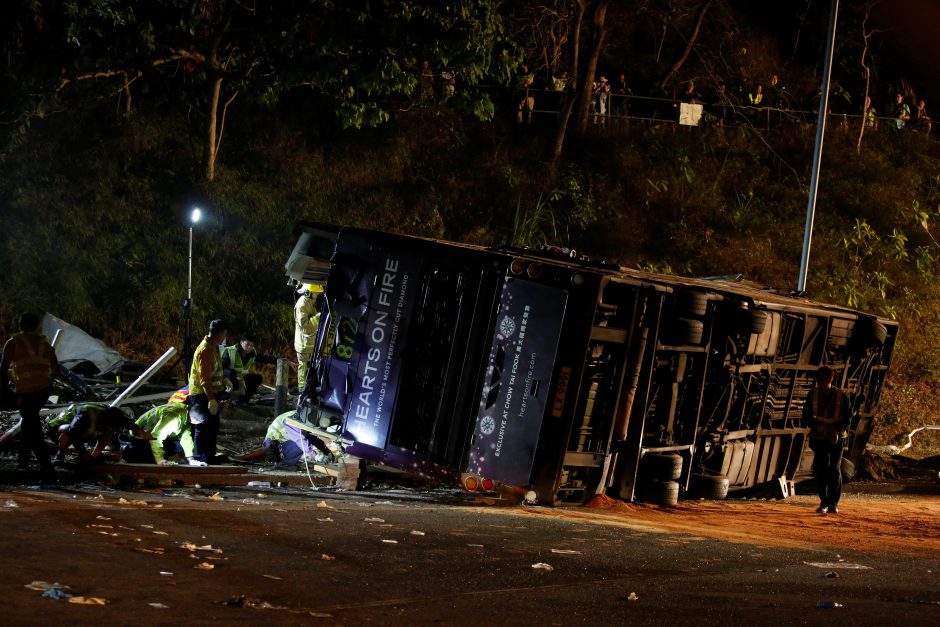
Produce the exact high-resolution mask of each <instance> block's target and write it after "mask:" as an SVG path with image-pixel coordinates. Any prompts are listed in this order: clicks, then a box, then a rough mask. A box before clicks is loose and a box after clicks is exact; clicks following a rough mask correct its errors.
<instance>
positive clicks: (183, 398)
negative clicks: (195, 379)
mask: <svg viewBox="0 0 940 627" xmlns="http://www.w3.org/2000/svg"><path fill="white" fill-rule="evenodd" d="M188 399H189V386H188V385H187V386H185V387H181V388H180V389H178V390H176V391H175V392H173V394H172V395H171V396H170V398H168V399H167V401H166V402H167V403H185V404H189V400H188Z"/></svg>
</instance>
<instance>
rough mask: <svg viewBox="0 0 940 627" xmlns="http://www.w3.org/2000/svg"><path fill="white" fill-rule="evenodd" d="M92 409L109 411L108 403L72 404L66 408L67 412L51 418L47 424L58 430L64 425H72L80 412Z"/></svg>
mask: <svg viewBox="0 0 940 627" xmlns="http://www.w3.org/2000/svg"><path fill="white" fill-rule="evenodd" d="M90 408H94V409H97V410H99V411H100V410H102V409H107V408H108V404H107V403H72V404H71V405H69V406H68V407H66V408H65V411H63V412H62V413H60V414H58V415H56V416H53V417H52V418H50V419H49V420H48V421H47V422H46V424H47V425H49V426H50V427H52V428H54V429H57V428H59V427H61V426H62V425H67V424H70V423H71V422H72V420H74V418H75V416H77V415H78V413H79V412H80V411H83V410H85V409H90Z"/></svg>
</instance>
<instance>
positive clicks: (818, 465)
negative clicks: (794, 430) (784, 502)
mask: <svg viewBox="0 0 940 627" xmlns="http://www.w3.org/2000/svg"><path fill="white" fill-rule="evenodd" d="M835 377H836V373H835V371H834V370H833V369H832V368H830V367H828V366H822V367H820V368H819V370H817V371H816V385H815V386H814V387H813V390H812V391H811V392H810V394H809V396H808V397H807V398H806V402H805V403H804V404H803V424H804V425H806V426H807V427H809V429H810V432H809V448H810V450H812V451H813V456H814V457H813V474H814V475H815V476H816V480H817V481H818V482H819V507H818V508H817V509H816V512H817V513H819V514H825V513H827V512H829V513H833V514H838V513H839V500H840V499H841V498H842V452H843V449H844V448H845V439H846V437H847V436H848V428H849V425H850V424H851V422H852V407H851V403H850V402H849V398H848V396H847V395H846V393H845V392H843V391H842V390H840V389H839V388H837V387H834V386H833V384H832V383H833V381H834V380H835Z"/></svg>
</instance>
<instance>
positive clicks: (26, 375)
mask: <svg viewBox="0 0 940 627" xmlns="http://www.w3.org/2000/svg"><path fill="white" fill-rule="evenodd" d="M19 327H20V332H19V333H17V334H16V335H14V336H13V337H11V338H10V339H9V340H8V341H7V343H6V344H5V345H4V347H3V359H2V360H0V389H6V385H7V380H8V379H9V380H10V381H12V382H13V391H14V392H15V393H16V404H17V407H18V409H19V410H20V416H21V418H22V423H21V429H22V433H21V437H20V453H19V465H20V467H21V468H23V469H26V470H28V469H29V453H30V449H32V452H33V454H35V455H36V460H37V461H38V462H39V469H40V473H41V479H42V481H43V482H45V483H54V482H55V480H56V478H55V469H54V468H53V466H52V460H51V459H50V458H49V449H47V448H46V442H45V439H44V438H43V433H42V424H41V423H40V419H39V411H40V410H41V409H42V408H43V406H44V405H45V404H46V401H47V400H49V395H50V394H51V393H52V380H53V378H54V377H56V376H57V375H58V374H59V361H58V360H57V359H56V356H55V351H54V350H53V348H52V346H51V345H50V344H49V341H48V340H46V338H45V336H43V335H42V334H40V333H39V332H38V330H37V329H38V328H39V317H38V316H36V314H34V313H29V312H27V313H24V314H23V315H21V316H20V320H19Z"/></svg>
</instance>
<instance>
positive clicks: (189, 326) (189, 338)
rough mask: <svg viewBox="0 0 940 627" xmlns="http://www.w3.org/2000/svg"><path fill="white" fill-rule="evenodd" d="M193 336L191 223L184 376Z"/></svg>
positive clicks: (183, 356)
mask: <svg viewBox="0 0 940 627" xmlns="http://www.w3.org/2000/svg"><path fill="white" fill-rule="evenodd" d="M192 336H193V225H192V224H190V225H189V271H188V275H187V282H186V298H184V299H183V354H182V358H183V378H184V379H185V378H186V377H187V376H188V375H189V369H190V366H192V353H193V350H192V349H193V345H192Z"/></svg>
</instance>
